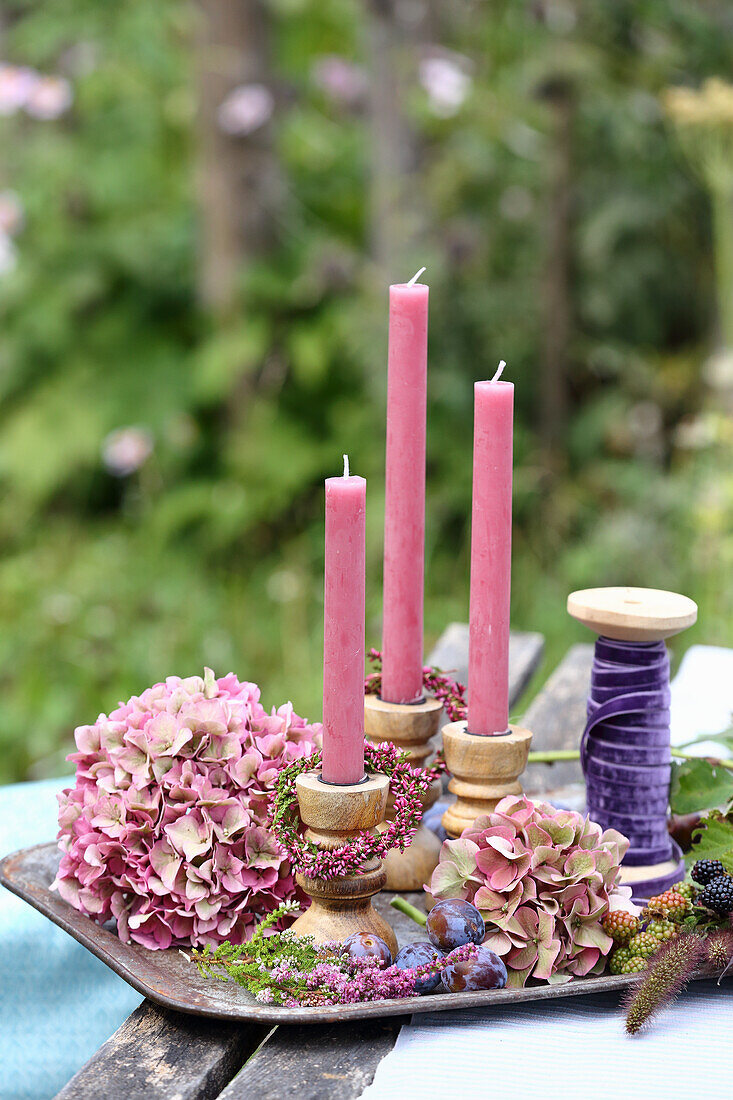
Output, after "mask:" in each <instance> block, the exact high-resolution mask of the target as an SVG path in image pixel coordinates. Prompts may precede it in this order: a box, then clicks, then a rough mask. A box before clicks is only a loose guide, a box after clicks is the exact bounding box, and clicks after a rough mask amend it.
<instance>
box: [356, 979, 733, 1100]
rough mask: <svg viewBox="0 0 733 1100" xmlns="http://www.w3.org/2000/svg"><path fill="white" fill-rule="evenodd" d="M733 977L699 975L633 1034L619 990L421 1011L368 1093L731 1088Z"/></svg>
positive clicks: (554, 1095)
mask: <svg viewBox="0 0 733 1100" xmlns="http://www.w3.org/2000/svg"><path fill="white" fill-rule="evenodd" d="M732 991H733V981H729V980H727V979H726V980H724V981H723V982H722V984H721V985H720V986H717V985H716V984H715V982H696V983H694V984H693V985H692V986H691V987H690V989H689V991H688V992H686V993H684V994H683V995H682V997H681V998H680V1000H679V1001H677V1002H676V1004H675V1005H674V1006H673V1007H672V1008H671V1009H668V1010H667V1011H666V1012H664V1014H663V1015H660V1016H659V1017H658V1019H657V1021H656V1022H655V1024H654V1025H653V1026H652V1027H651V1028H650V1029H649V1030H648V1031H646V1032H642V1033H640V1034H639V1035H636V1036H629V1035H626V1033H625V1031H624V1023H623V1015H622V1013H621V1012H620V1010H619V998H618V996H617V995H616V994H605V993H600V994H597V995H595V996H593V997H572V998H569V999H567V1000H557V1001H549V1002H548V1001H546V1002H544V1003H542V1004H537V1003H534V1004H532V1003H527V1004H521V1005H516V1006H515V1007H514V1008H511V1009H505V1008H494V1009H491V1010H489V1011H486V1010H479V1011H469V1012H460V1013H439V1012H436V1013H432V1014H429V1015H425V1016H413V1017H412V1021H413V1022H412V1023H411V1024H410V1025H409V1026H408V1027H403V1028H402V1031H401V1032H400V1035H399V1038H398V1040H397V1044H396V1046H395V1048H394V1051H393V1052H392V1053H391V1054H389V1055H388V1056H387V1057H386V1058H384V1059H383V1060H382V1062H381V1063H380V1064H379V1067H378V1068H377V1073H376V1076H375V1078H374V1081H373V1082H372V1084H371V1085H370V1087H369V1088H368V1089H366V1091H365V1092H364V1093H363V1094H362V1100H406V1098H407V1097H410V1096H416V1097H417V1096H419V1098H420V1100H449V1098H457V1100H474V1098H476V1100H479V1098H482V1100H486V1098H490V1097H491V1096H496V1095H503V1096H507V1097H512V1098H513V1100H535V1098H536V1100H646V1098H647V1097H659V1096H690V1097H700V1096H705V1097H708V1096H715V1097H720V1098H721V1100H722V1098H723V1097H726V1098H727V1097H730V1096H731V1095H732V1094H733V1085H732V1084H731V1065H733V997H731V992H732Z"/></svg>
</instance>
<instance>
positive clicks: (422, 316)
mask: <svg viewBox="0 0 733 1100" xmlns="http://www.w3.org/2000/svg"><path fill="white" fill-rule="evenodd" d="M422 270H423V271H424V270H425V269H424V268H423V269H422ZM421 273H422V272H420V271H419V272H418V273H417V275H416V276H415V278H414V279H413V280H411V281H410V282H409V283H398V284H397V285H396V286H391V287H390V288H389V356H388V364H387V462H386V478H385V509H384V609H383V618H382V698H383V699H385V700H386V701H387V702H390V703H414V702H416V701H417V700H418V699H421V698H422V695H423V684H422V667H423V587H424V573H425V412H426V402H427V362H428V287H427V286H425V285H424V284H423V283H417V282H415V279H417V277H418V276H419V275H420V274H421Z"/></svg>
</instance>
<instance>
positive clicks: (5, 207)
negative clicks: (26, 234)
mask: <svg viewBox="0 0 733 1100" xmlns="http://www.w3.org/2000/svg"><path fill="white" fill-rule="evenodd" d="M22 228H23V204H22V203H21V201H20V196H19V195H17V194H16V193H15V191H0V233H1V234H3V235H4V236H6V237H14V236H15V234H16V233H19V232H20V230H21V229H22Z"/></svg>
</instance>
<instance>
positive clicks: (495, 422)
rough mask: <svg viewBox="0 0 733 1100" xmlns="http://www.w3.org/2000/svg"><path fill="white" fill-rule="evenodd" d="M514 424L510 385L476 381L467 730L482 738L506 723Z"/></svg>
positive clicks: (512, 395) (511, 388)
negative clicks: (481, 735) (480, 735)
mask: <svg viewBox="0 0 733 1100" xmlns="http://www.w3.org/2000/svg"><path fill="white" fill-rule="evenodd" d="M501 369H502V368H501V367H500V369H499V371H498V372H497V376H496V377H498V375H499V374H500V373H501ZM513 420H514V386H513V384H512V383H511V382H500V381H491V382H476V383H475V385H474V427H473V509H472V527H471V604H470V612H469V623H470V625H469V641H468V714H467V728H468V731H469V733H476V734H483V735H487V734H488V735H490V734H493V733H505V732H506V730H507V728H508V725H509V598H510V591H511V557H512V435H513Z"/></svg>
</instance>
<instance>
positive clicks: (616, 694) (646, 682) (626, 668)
mask: <svg viewBox="0 0 733 1100" xmlns="http://www.w3.org/2000/svg"><path fill="white" fill-rule="evenodd" d="M568 610H569V611H570V614H571V615H573V616H574V617H575V618H577V619H579V620H580V621H581V622H583V623H585V625H586V626H589V627H591V629H593V630H595V631H596V632H597V633H599V634H600V637H599V638H598V640H597V641H596V647H595V656H594V660H593V669H592V672H591V684H590V693H589V697H588V708H587V722H586V726H585V731H584V733H583V737H582V740H581V744H580V759H581V764H582V767H583V773H584V775H585V781H586V792H587V805H588V813H589V814H590V816H591V817H592V818H593V820H595V821H597V822H598V823H599V824H601V825H602V826H603V827H604V828H614V829H618V831H619V832H621V833H623V834H624V835H625V836H627V837H628V838H629V841H630V846H629V851H628V852H627V854H626V856H625V858H624V861H623V864H624V868H626V869H628V872H627V874H626V875H625V876H624V880H625V881H627V882H628V883H629V884H630V885H632V887H633V891H634V896H635V898H637V899H645V898H648V897H650V896H651V895H652V894H657V893H661V892H662V891H663V890H666V889H667V888H668V887H669V886H671V885H672V884H673V883H675V882H677V881H678V880H679V879H680V878H681V877H683V875H684V864H683V863H682V862H681V860H682V853H681V851H680V849H679V847H678V845H677V844H676V843H675V842H674V840H673V839H672V837H671V836H670V835H669V832H668V829H667V819H668V818H667V815H668V805H669V782H670V778H671V774H672V767H671V763H672V755H671V750H670V741H669V720H670V711H669V706H670V688H669V654H668V653H667V647H666V645H665V644H664V641H663V639H664V638H665V637H668V636H669V635H670V634H674V633H676V632H677V631H678V630H680V629H682V628H683V627H684V626H688V625H689V624H690V623H691V622H694V621H695V617H696V614H697V608H696V606H695V604H694V603H693V602H692V600H688V599H687V597H685V596H678V595H677V594H676V593H670V592H658V591H656V590H654V589H636V588H635V589H629V588H626V589H624V588H605V589H590V590H587V591H584V592H574V593H572V595H571V596H570V597H569V599H568ZM647 868H648V872H649V873H648V874H645V873H644V869H647ZM635 869H636V870H635Z"/></svg>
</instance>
